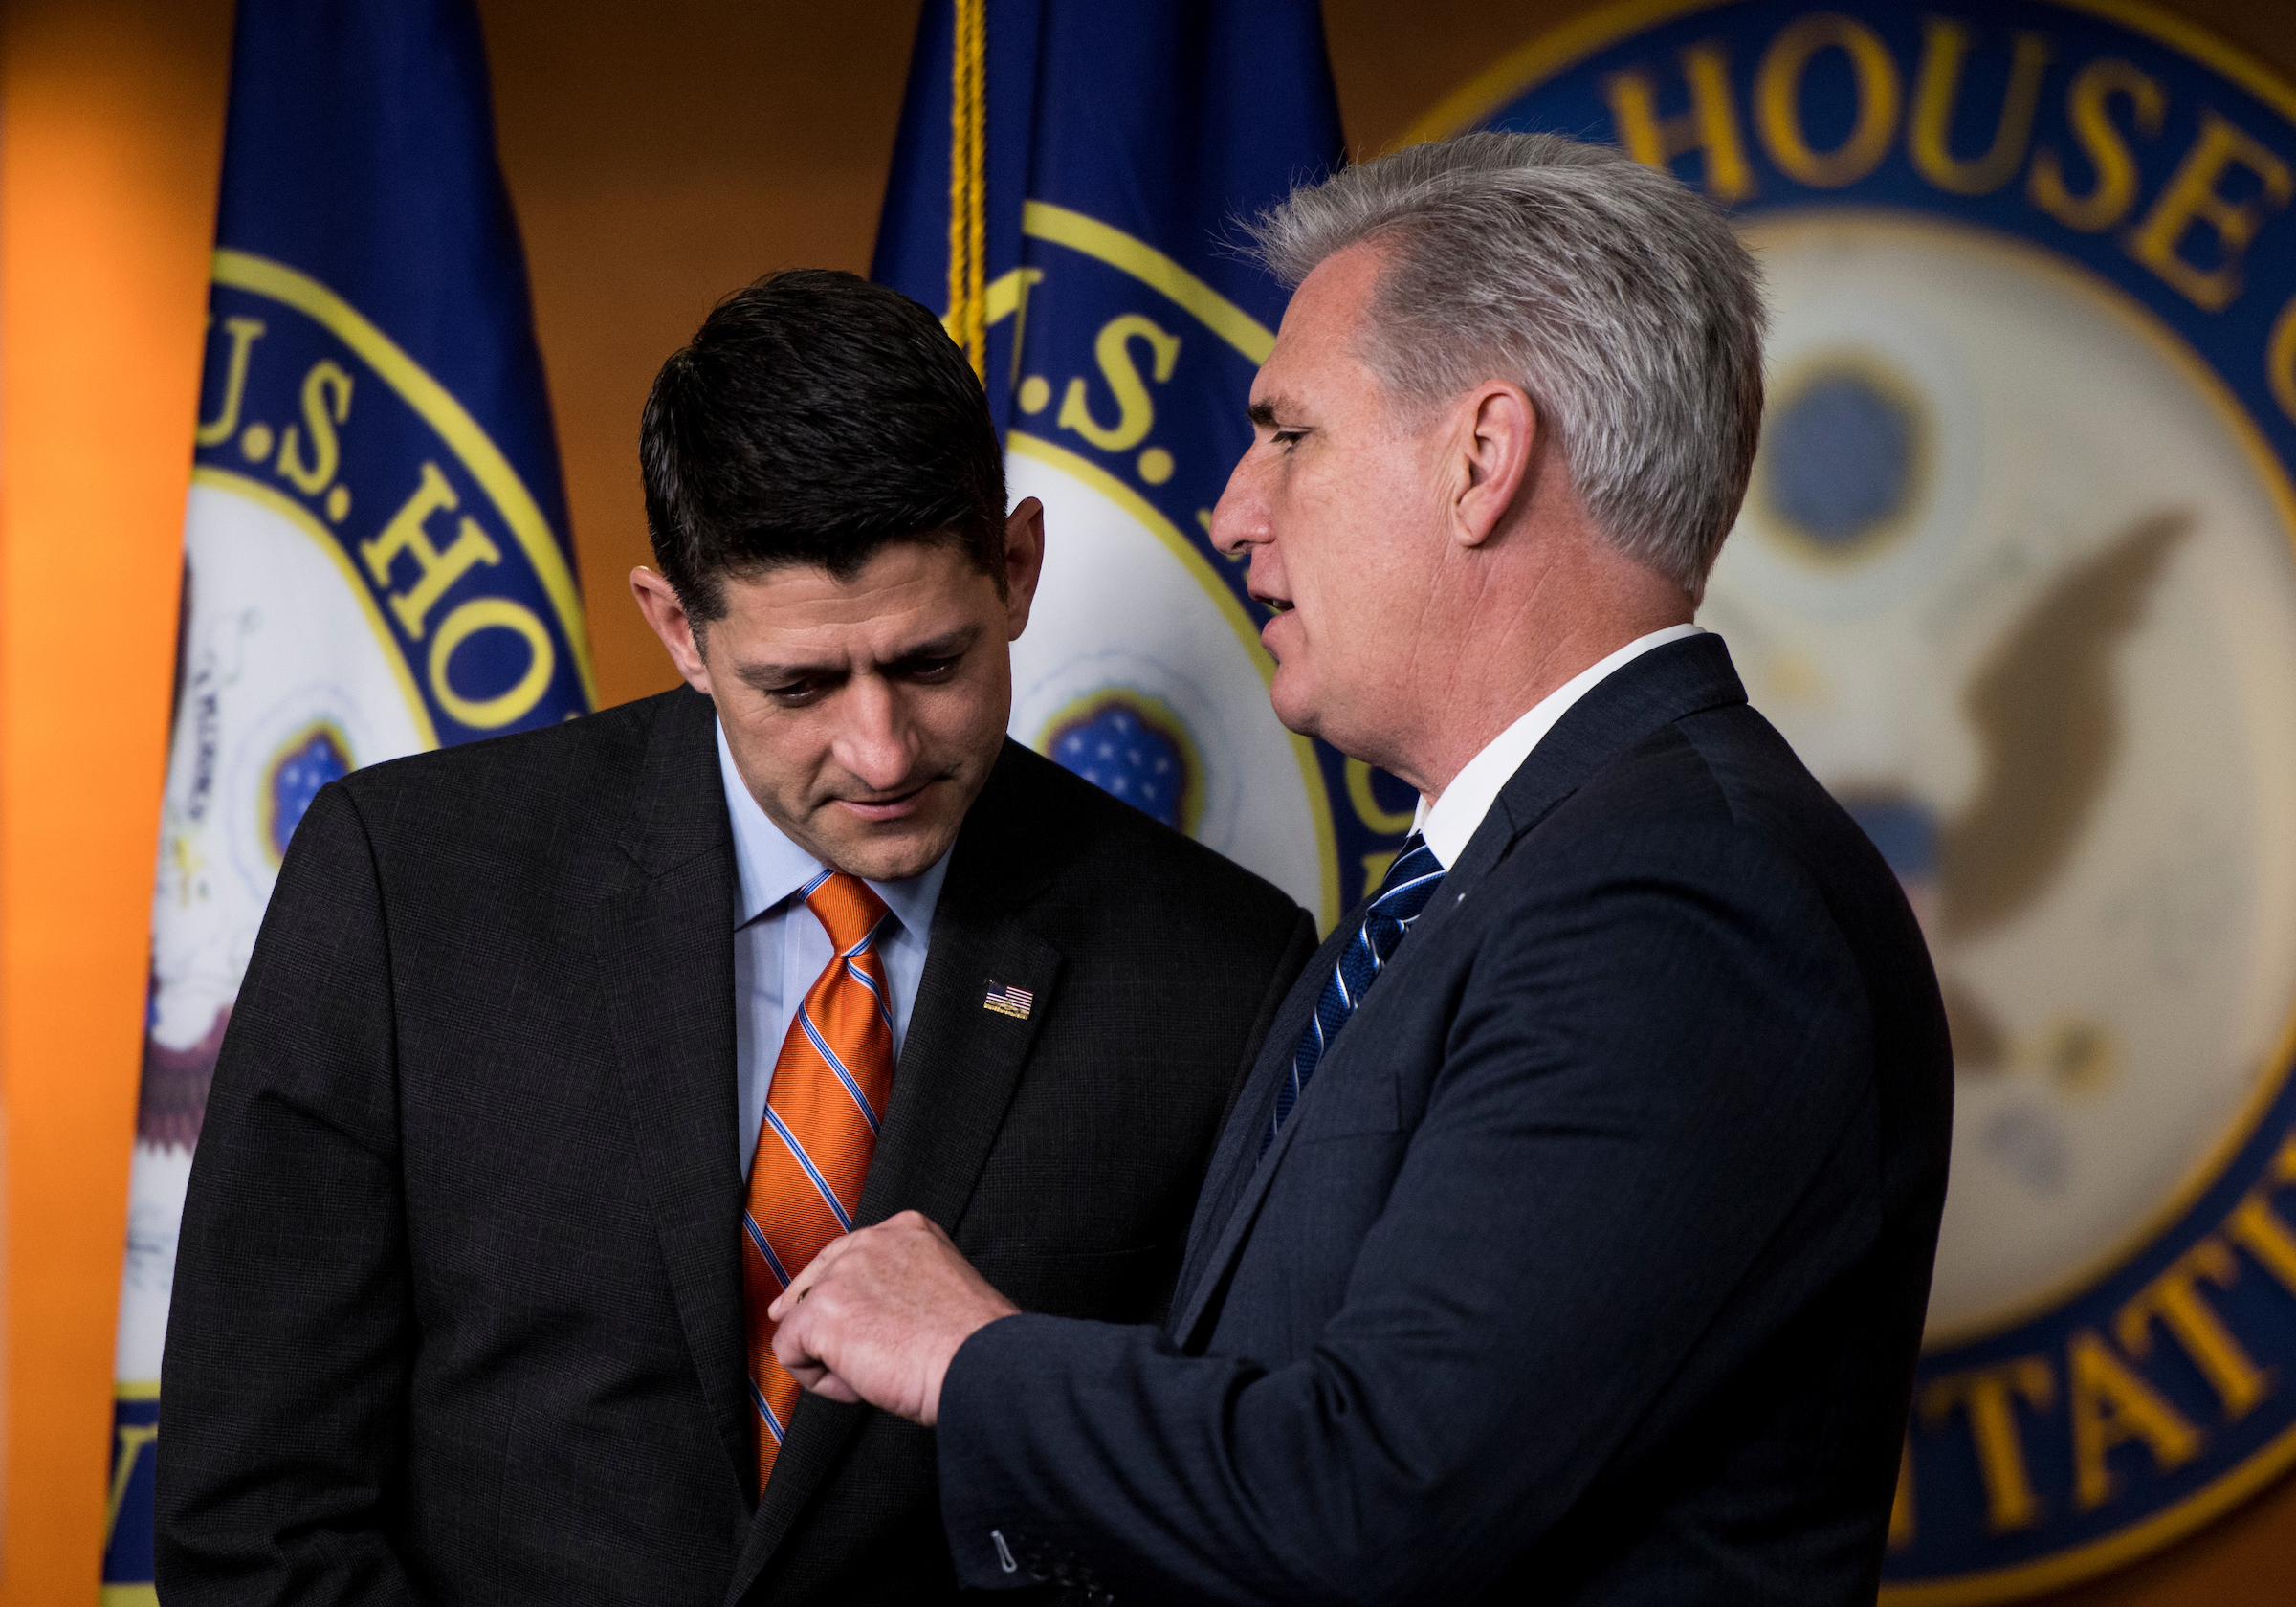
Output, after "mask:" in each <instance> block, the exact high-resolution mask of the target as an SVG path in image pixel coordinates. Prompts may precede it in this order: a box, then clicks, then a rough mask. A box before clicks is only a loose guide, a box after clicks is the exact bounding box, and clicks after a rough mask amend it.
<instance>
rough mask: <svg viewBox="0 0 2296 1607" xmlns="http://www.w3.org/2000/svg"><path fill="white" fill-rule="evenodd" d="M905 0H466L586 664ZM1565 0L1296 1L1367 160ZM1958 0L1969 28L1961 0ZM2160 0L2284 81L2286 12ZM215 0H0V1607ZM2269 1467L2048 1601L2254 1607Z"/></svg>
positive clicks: (2245, 1)
mask: <svg viewBox="0 0 2296 1607" xmlns="http://www.w3.org/2000/svg"><path fill="white" fill-rule="evenodd" d="M916 6H917V0H838V3H837V4H834V5H827V6H825V5H819V4H815V3H811V0H768V3H758V0H651V3H649V4H647V5H644V6H637V5H631V4H628V3H611V0H480V11H481V12H482V14H483V16H484V19H485V24H486V29H487V34H488V42H489V46H490V49H491V51H492V54H493V61H494V77H495V85H496V111H497V120H498V123H499V131H500V147H501V153H502V160H503V165H504V167H505V169H506V171H507V174H508V177H509V181H510V187H511V191H512V196H513V199H514V200H515V202H516V204H517V206H518V209H519V219H520V222H521V224H522V226H523V229H524V231H525V238H526V244H527V250H528V253H529V257H530V262H531V267H532V273H533V280H534V292H535V302H536V316H537V319H538V320H539V322H540V325H541V342H542V349H543V354H544V358H545V360H546V362H547V363H548V366H549V374H550V389H551V400H552V403H553V406H554V407H555V408H556V411H557V418H558V424H559V431H560V438H561V443H562V447H563V454H564V459H565V464H566V476H567V492H568V495H569V498H570V500H571V503H572V508H573V525H574V535H575V541H576V545H577V548H578V553H579V559H580V568H581V577H582V583H583V586H584V589H585V593H586V595H587V596H588V598H589V608H590V627H591V630H592V632H593V635H594V637H595V639H596V644H597V657H598V679H599V690H600V693H601V696H602V698H603V699H604V700H605V701H607V702H619V701H622V700H624V699H627V698H629V697H634V696H638V695H641V694H643V693H649V692H652V691H655V690H657V689H659V688H661V687H663V686H666V685H667V684H669V681H670V673H669V670H668V666H667V665H666V664H665V663H664V662H663V661H662V658H661V655H660V652H659V649H657V648H656V647H655V645H654V644H653V642H652V640H651V637H649V636H647V635H646V634H645V633H644V629H643V627H642V626H641V624H640V622H639V621H638V619H637V617H636V614H635V612H634V610H633V609H632V608H631V606H630V605H629V600H628V596H627V593H626V592H625V590H624V587H623V576H624V575H626V574H627V573H628V571H629V566H630V565H631V564H633V563H636V562H639V561H644V558H645V533H644V524H643V519H642V517H641V513H640V509H639V505H638V496H637V483H636V470H635V446H634V443H635V434H636V420H637V412H638V407H639V405H640V403H641V402H642V401H643V399H644V396H645V391H646V386H647V384H648V382H649V381H650V380H651V377H652V374H653V370H654V367H655V365H656V364H658V363H660V361H661V359H662V358H663V357H664V356H665V355H667V354H668V352H669V351H670V350H671V349H673V347H674V346H676V345H677V344H678V343H679V342H680V341H682V340H683V339H684V338H685V336H686V335H687V334H688V333H689V332H690V331H691V330H692V328H693V327H694V325H695V323H696V322H698V321H699V319H700V318H701V316H702V314H703V313H704V312H705V311H707V309H708V307H709V305H710V303H711V302H712V301H713V300H714V299H715V298H716V297H717V296H718V295H720V294H722V293H723V292H724V291H726V290H729V289H731V288H733V287H734V286H736V285H738V284H740V283H742V282H743V281H745V280H747V279H749V278H752V277H754V276H755V275H758V274H760V273H762V272H763V271H765V270H767V269H769V268H774V267H780V266H787V265H797V264H820V265H828V266H835V267H848V268H853V269H856V270H866V268H867V266H868V259H869V252H870V244H871V240H872V234H873V232H874V230H875V225H876V213H877V204H878V198H879V196H880V194H881V193H882V190H883V187H884V177H885V170H886V166H887V164H888V162H889V160H890V157H891V153H892V145H893V134H894V120H895V117H896V115H897V112H898V107H899V101H900V94H901V87H902V82H903V78H904V75H905V73H906V70H907V58H908V52H909V41H910V36H911V33H912V32H913V30H914V27H915V20H916ZM1594 9H1595V8H1594V7H1593V6H1591V5H1587V4H1583V3H1574V0H1548V3H1544V4H1541V3H1538V0H1411V3H1409V4H1394V3H1385V4H1383V3H1380V0H1326V3H1325V14H1326V17H1327V26H1328V29H1329V34H1330V41H1331V55H1332V66H1333V71H1334V74H1335V76H1336V78H1337V81H1338V87H1339V98H1340V104H1341V109H1342V112H1343V115H1344V117H1345V119H1346V126H1347V132H1348V137H1349V140H1350V142H1351V143H1353V145H1354V146H1355V148H1356V149H1357V150H1358V152H1359V153H1369V152H1374V151H1377V150H1379V149H1380V148H1382V147H1384V146H1385V145H1386V144H1387V143H1389V142H1390V141H1392V140H1393V139H1394V138H1395V137H1396V136H1397V135H1398V134H1399V133H1400V132H1401V131H1402V129H1403V128H1404V127H1405V126H1406V125H1407V124H1408V123H1409V122H1410V121H1412V120H1413V119H1414V118H1415V117H1417V116H1418V115H1419V114H1420V113H1422V112H1424V110H1425V109H1426V108H1427V107H1428V106H1429V105H1431V104H1432V103H1433V102H1434V101H1435V100H1436V99H1439V98H1440V97H1441V96H1442V95H1444V94H1445V93H1446V92H1447V91H1448V90H1450V89H1452V88H1453V87H1455V86H1456V85H1457V84H1458V83H1460V82H1461V81H1462V80H1463V79H1465V78H1466V77H1468V76H1469V75H1470V74H1472V73H1473V72H1475V71H1476V70H1478V69H1480V68H1482V67H1484V66H1486V65H1487V64H1489V63H1490V61H1491V60H1492V59H1493V58H1495V57H1496V56H1497V55H1500V54H1501V53H1502V52H1504V51H1505V50H1507V49H1508V48H1510V47H1512V46H1513V45H1515V44H1518V43H1520V42H1522V41H1523V40H1525V39H1527V38H1529V37H1531V36H1532V35H1534V34H1535V33H1540V32H1542V31H1544V30H1545V29H1546V28H1548V27H1551V26H1553V25H1555V24H1556V23H1558V22H1563V21H1567V20H1569V19H1570V18H1572V17H1574V16H1577V15H1579V14H1582V13H1584V12H1585V11H1591V10H1594ZM1973 9H1974V8H1973ZM2174 9H2175V10H2176V11H2181V12H2183V13H2184V14H2186V15H2188V16H2190V17H2192V18H2193V19H2194V20H2195V21H2197V22H2200V23H2202V24H2203V25H2205V26H2207V27H2210V28H2212V29H2214V30H2216V31H2217V32H2218V33H2220V34H2222V35H2223V36H2225V37H2226V38H2228V39H2230V40H2232V41H2233V42H2235V43H2237V44H2241V45H2243V46H2245V47H2247V48H2248V49H2249V50H2250V51H2252V52H2253V53H2254V54H2256V55H2259V56H2261V57H2263V59H2264V60H2265V61H2267V62H2269V63H2271V64H2273V65H2274V66H2276V67H2277V68H2279V70H2280V71H2281V72H2282V73H2284V74H2285V75H2286V76H2288V77H2296V8H2290V7H2288V6H2286V5H2285V4H2273V5H2264V4H2258V3H2256V0H2182V3H2180V4H2177V5H2176V6H2175V7H2174ZM230 26H231V8H230V5H229V0H8V3H7V5H6V8H5V11H0V1145H4V1150H0V1235H4V1236H5V1261H4V1263H0V1266H4V1274H0V1276H4V1282H0V1332H4V1340H0V1607H32V1604H33V1603H39V1604H42V1607H47V1604H51V1603H77V1602H91V1601H93V1599H94V1593H95V1579H96V1569H97V1563H98V1556H99V1548H100V1544H101V1537H102V1529H103V1518H104V1493H105V1492H104V1481H105V1468H106V1456H105V1437H106V1435H107V1433H108V1430H109V1423H110V1379H111V1359H112V1356H111V1350H112V1322H113V1310H114V1303H115V1298H116V1286H117V1281H118V1278H119V1265H120V1245H121V1232H122V1229H123V1225H124V1217H125V1202H126V1191H127V1156H128V1148H129V1142H130V1138H131V1136H132V1134H133V1131H134V1111H135V1078H136V1068H137V1054H138V1044H139V1037H140V1033H139V1025H138V1023H139V1020H140V1013H139V1012H140V1007H141V1002H142V995H143V989H144V964H145V944H146V940H147V939H146V929H147V920H148V907H149V902H150V888H151V855H152V848H153V844H154V841H155V837H156V832H157V821H158V808H159V790H160V773H161V764H162V759H163V749H164V743H165V733H166V719H167V710H166V698H167V685H168V673H169V664H170V662H171V658H172V652H173V639H174V638H173V632H174V622H175V587H176V575H177V565H178V562H179V560H180V537H179V532H180V526H181V521H182V515H183V498H184V492H185V487H186V484H187V477H188V466H189V457H190V429H191V419H192V412H193V405H194V399H195V394H196V389H197V383H198V363H199V353H200V348H201V340H200V330H201V317H202V313H203V310H204V303H205V298H206V279H207V253H208V250H209V247H210V238H211V231H212V227H213V208H214V194H215V185H216V176H217V172H218V167H219V164H220V159H221V143H222V120H223V108H224V95H225V77H226V64H227V59H228V55H229V45H230ZM2291 1598H2296V1482H2290V1483H2284V1484H2283V1485H2282V1486H2280V1487H2279V1488H2278V1489H2277V1490H2276V1491H2273V1492H2271V1493H2268V1494H2266V1495H2265V1496H2264V1497H2263V1498H2261V1499H2260V1500H2258V1501H2256V1502H2255V1503H2253V1504H2251V1505H2250V1506H2248V1507H2247V1508H2243V1509H2242V1510H2241V1511H2240V1512H2238V1513H2236V1514H2235V1515H2234V1516H2232V1517H2231V1518H2228V1519H2226V1520H2225V1521H2223V1522H2221V1523H2219V1524H2218V1525H2217V1526H2215V1527H2214V1528H2212V1529H2210V1530H2205V1531H2204V1532H2202V1533H2201V1534H2199V1535H2197V1536H2196V1537H2194V1538H2193V1539H2191V1540H2188V1541H2186V1542H2185V1543H2183V1544H2182V1545H2181V1546H2178V1547H2176V1548H2175V1549H2173V1550H2172V1551H2170V1552H2165V1553H2163V1554H2161V1555H2160V1556H2158V1557H2155V1558H2153V1559H2152V1560H2151V1561H2149V1562H2146V1563H2143V1564H2140V1565H2138V1566H2137V1567H2135V1568H2132V1569H2130V1570H2129V1571H2127V1572H2125V1573H2123V1574H2118V1575H2115V1576H2113V1577H2111V1578H2109V1579H2107V1580H2104V1581H2100V1582H2098V1583H2096V1584H2093V1585H2090V1586H2086V1587H2084V1588H2082V1589H2079V1590H2076V1591H2072V1592H2068V1593H2066V1594H2065V1595H2064V1596H2059V1597H2056V1598H2053V1599H2054V1600H2055V1601H2056V1602H2058V1603H2060V1604H2063V1607H2070V1604H2073V1603H2079V1604H2081V1607H2108V1604H2110V1607H2171V1604H2175V1607H2185V1604H2192V1607H2251V1604H2253V1607H2266V1604H2270V1607H2282V1604H2284V1603H2285V1602H2286V1601H2288V1600H2289V1599H2291Z"/></svg>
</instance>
